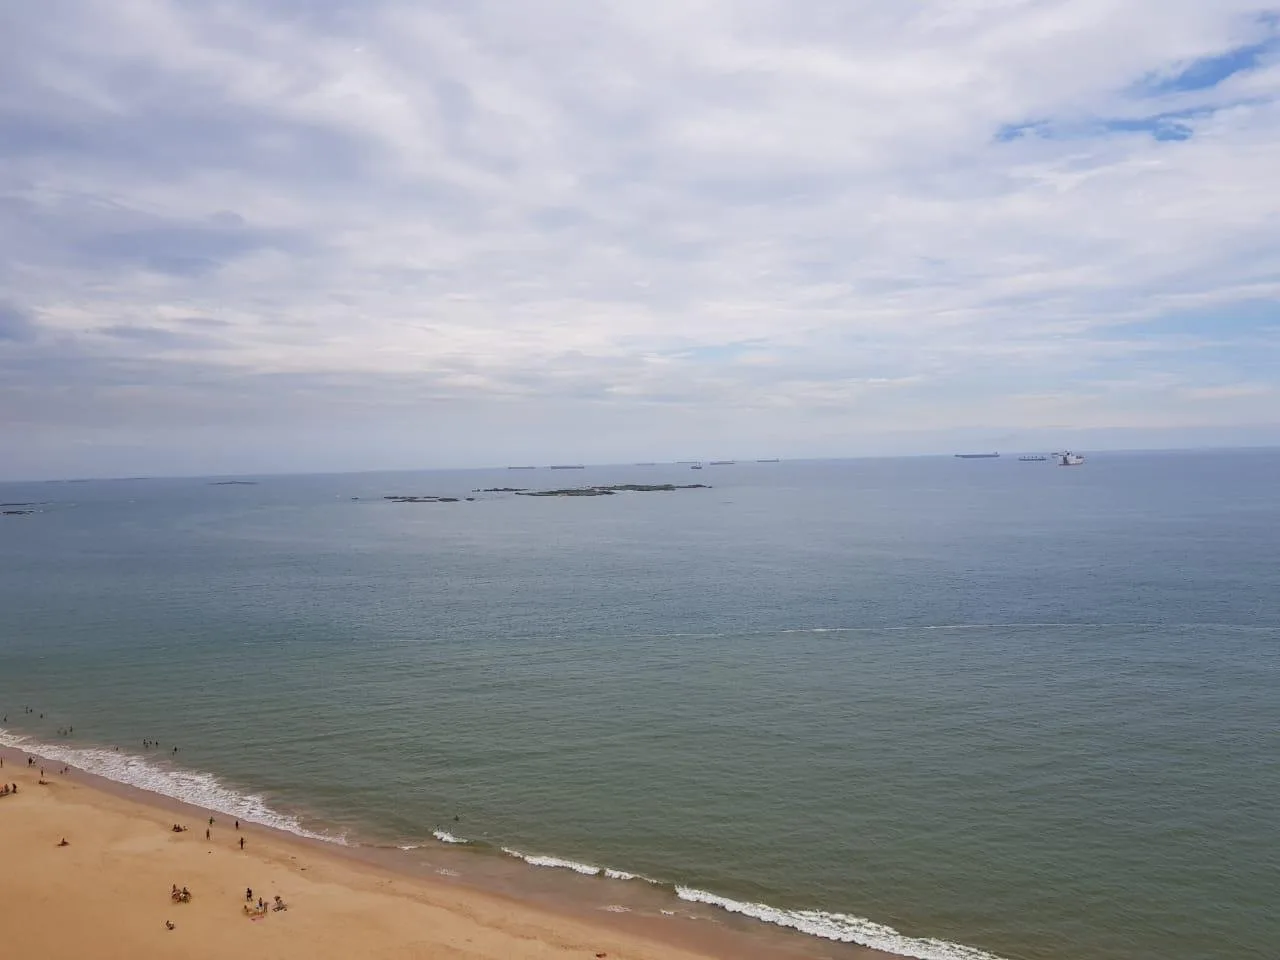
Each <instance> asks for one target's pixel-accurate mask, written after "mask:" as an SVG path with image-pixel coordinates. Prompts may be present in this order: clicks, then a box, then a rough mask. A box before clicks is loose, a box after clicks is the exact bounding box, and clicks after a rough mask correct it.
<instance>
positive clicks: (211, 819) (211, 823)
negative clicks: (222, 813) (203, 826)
mask: <svg viewBox="0 0 1280 960" xmlns="http://www.w3.org/2000/svg"><path fill="white" fill-rule="evenodd" d="M209 826H211V827H212V826H213V817H210V818H209Z"/></svg>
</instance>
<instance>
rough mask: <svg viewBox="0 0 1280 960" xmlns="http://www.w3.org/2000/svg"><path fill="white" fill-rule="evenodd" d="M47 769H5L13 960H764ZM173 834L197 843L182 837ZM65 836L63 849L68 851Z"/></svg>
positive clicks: (8, 950)
mask: <svg viewBox="0 0 1280 960" xmlns="http://www.w3.org/2000/svg"><path fill="white" fill-rule="evenodd" d="M47 769H48V770H49V773H48V776H47V778H46V780H47V783H46V785H41V784H40V783H39V782H38V780H39V771H38V769H36V768H30V769H29V768H27V767H26V765H25V763H24V762H22V761H20V760H16V758H15V755H14V753H13V752H8V753H7V756H6V762H5V764H4V767H3V769H0V781H3V782H5V783H14V782H16V783H17V784H18V787H19V790H18V793H17V794H16V795H10V796H4V797H0V917H3V922H2V923H0V956H4V957H10V956H12V957H41V958H54V960H59V958H72V957H74V958H77V960H79V958H102V960H109V958H121V960H124V958H128V960H149V958H153V957H166V958H172V957H183V958H187V957H190V958H204V957H207V958H210V960H213V958H217V960H224V958H227V957H264V958H265V957H270V958H280V960H290V958H294V957H297V958H304V957H305V958H307V960H326V958H334V960H355V958H362V957H386V958H393V957H394V958H422V957H431V958H440V960H447V958H464V957H465V958H474V960H490V958H492V960H498V958H503V960H506V958H517V957H518V958H526V957H527V958H545V960H560V958H570V957H572V958H575V960H585V958H595V957H605V956H607V957H608V958H609V960H657V958H666V960H709V958H711V957H713V956H714V957H721V958H722V957H725V956H734V955H747V954H755V953H756V951H755V950H749V951H742V950H731V951H729V952H726V951H724V950H721V949H716V950H714V951H712V952H704V951H703V950H702V948H701V947H696V948H686V947H682V946H676V945H673V944H672V943H670V942H666V940H665V939H657V938H649V937H647V936H645V935H644V934H643V933H642V932H637V931H635V930H630V929H625V928H624V927H625V925H622V924H614V923H611V922H609V921H608V920H607V919H602V920H601V921H600V922H599V923H594V922H591V921H589V920H584V919H581V918H576V917H574V916H571V915H560V914H557V913H555V912H552V911H549V910H545V909H541V908H540V907H536V906H533V905H530V904H526V903H521V902H519V901H516V900H512V899H508V898H505V897H503V896H501V895H499V894H491V893H487V892H484V891H476V890H473V889H468V888H462V887H458V886H455V885H450V884H446V883H435V882H432V881H430V880H427V879H421V878H417V877H413V876H408V875H401V874H397V873H394V872H391V871H388V870H383V869H380V868H379V867H378V866H377V865H374V864H367V863H364V862H361V861H359V860H355V859H352V858H350V857H347V856H343V855H341V854H340V853H339V852H337V851H334V852H329V851H327V850H325V849H323V848H322V846H321V845H319V844H312V843H307V842H305V841H296V840H294V839H292V838H290V837H289V836H288V835H287V834H278V833H275V832H274V831H267V830H262V829H253V828H250V827H248V826H247V825H246V827H245V829H244V830H242V831H240V832H237V831H236V830H235V829H234V828H233V824H232V822H231V820H230V819H229V818H226V817H224V816H221V815H217V822H216V823H215V825H214V826H213V828H212V838H211V839H210V840H206V839H205V828H206V827H207V826H208V822H207V819H206V820H200V819H196V818H197V817H199V816H200V814H199V813H194V814H193V813H192V812H191V810H190V809H189V808H188V809H187V810H186V811H184V812H181V813H175V812H174V810H173V809H168V808H166V807H163V806H159V805H152V804H148V803H141V802H138V801H137V800H134V799H130V798H128V797H124V796H120V795H117V794H116V793H115V792H113V791H109V790H103V789H99V788H98V787H97V786H95V785H93V784H92V783H90V782H88V781H87V780H86V779H85V778H84V777H83V776H80V775H77V774H75V773H73V774H71V775H69V776H62V775H60V774H55V773H54V772H53V769H52V765H48V766H47ZM175 820H179V821H180V822H183V823H185V824H186V825H187V826H188V827H189V829H188V831H187V832H185V833H174V832H173V831H172V829H171V828H172V825H173V823H174V821H175ZM241 836H243V837H244V838H245V840H246V847H245V849H244V850H243V851H242V850H241V849H240V847H239V839H240V837H241ZM63 837H65V838H66V839H67V841H68V844H69V845H68V846H66V847H60V846H58V842H59V840H61V839H62V838H63ZM174 884H176V885H177V886H179V887H184V886H185V887H187V888H188V889H190V891H191V893H192V900H191V902H190V903H181V904H175V903H173V902H172V900H171V899H170V890H171V887H172V886H173V885H174ZM246 887H252V888H253V895H254V899H255V901H256V899H257V898H258V897H262V898H263V899H264V900H266V901H267V902H268V903H270V902H271V901H272V899H273V898H274V897H275V896H276V895H279V896H281V897H282V898H283V899H284V900H285V901H286V902H287V903H288V904H289V909H288V910H287V911H285V912H268V913H267V914H266V916H264V917H261V918H259V919H256V920H254V919H250V918H249V917H247V916H246V915H245V913H244V905H245V888H246ZM166 921H171V922H172V923H173V924H174V929H173V930H169V929H168V928H166V926H165V922H166ZM804 939H806V940H807V939H808V938H804ZM739 946H741V944H739ZM766 952H767V953H769V954H772V955H775V956H776V955H777V954H776V953H774V952H773V951H771V950H769V951H766ZM787 952H788V953H789V952H790V951H787ZM805 952H806V953H808V951H807V950H806V951H805ZM860 953H861V952H860ZM868 953H869V952H868Z"/></svg>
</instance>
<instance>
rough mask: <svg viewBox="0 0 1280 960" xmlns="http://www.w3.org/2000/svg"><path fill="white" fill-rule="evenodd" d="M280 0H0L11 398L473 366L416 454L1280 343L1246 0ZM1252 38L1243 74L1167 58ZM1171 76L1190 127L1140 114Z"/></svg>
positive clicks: (946, 422)
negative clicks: (1201, 79)
mask: <svg viewBox="0 0 1280 960" xmlns="http://www.w3.org/2000/svg"><path fill="white" fill-rule="evenodd" d="M300 9H301V8H294V7H292V6H291V5H284V4H274V3H266V4H251V3H247V2H244V3H229V4H219V5H195V6H193V5H189V4H179V3H176V2H172V0H122V2H118V3H113V4H109V5H105V4H94V3H89V2H87V0H85V2H74V0H62V2H59V3H56V4H54V5H53V6H52V7H51V8H50V10H47V11H46V10H43V9H42V10H40V11H36V10H34V9H33V10H31V11H27V12H23V13H21V14H19V17H18V21H17V30H16V32H13V33H12V36H14V37H16V39H17V41H18V42H17V43H16V44H13V47H14V55H13V56H12V57H9V58H7V60H6V65H5V66H3V67H0V134H3V135H4V137H5V140H6V142H9V143H12V144H14V145H15V147H16V149H14V150H12V151H10V152H9V154H8V155H7V156H6V157H5V158H4V159H0V263H3V266H0V285H2V286H3V288H4V291H5V295H6V297H7V298H8V299H9V300H12V301H13V302H14V303H15V304H17V305H18V306H19V307H21V308H22V309H23V310H24V311H25V313H26V314H27V315H30V316H32V317H34V318H36V321H37V323H38V326H39V329H40V330H41V331H42V332H41V334H40V335H39V336H38V337H35V338H34V339H33V338H27V340H26V341H24V342H22V343H18V342H17V341H0V371H5V370H7V371H10V372H11V373H12V374H13V375H12V376H11V377H9V378H8V379H9V383H8V385H7V386H8V392H7V393H6V392H5V391H6V384H5V383H3V382H0V400H3V402H4V407H3V408H2V409H0V431H3V430H4V429H5V427H4V423H5V422H6V421H7V422H9V423H10V424H11V428H10V429H11V430H14V431H16V430H18V429H21V430H23V431H29V430H30V429H32V425H33V424H38V425H39V427H40V429H42V430H53V431H59V432H61V433H62V434H65V435H67V436H72V435H78V434H76V431H77V430H78V429H80V428H78V427H77V426H76V424H77V423H81V422H83V421H84V413H85V411H86V410H90V409H92V410H94V411H96V412H101V411H103V410H112V411H114V419H115V421H116V422H118V423H119V424H120V426H119V427H118V429H119V430H121V431H128V430H130V429H133V428H135V427H136V428H137V429H139V430H146V429H151V427H153V426H155V424H156V423H157V422H159V421H164V422H168V420H170V419H177V418H183V417H185V418H187V419H188V420H192V421H193V422H194V421H197V420H198V421H199V422H200V423H202V424H206V425H208V424H214V425H216V424H219V423H223V424H229V423H232V422H237V418H238V417H239V416H240V413H239V412H238V410H239V408H238V407H237V404H238V403H240V402H241V401H239V400H237V399H236V398H237V397H242V398H243V403H244V404H247V405H248V406H253V405H254V404H257V405H258V406H260V407H261V406H264V405H265V406H270V407H272V408H273V409H275V410H276V411H278V412H279V415H280V416H282V417H286V415H287V417H286V418H292V419H291V420H290V422H293V423H296V424H305V425H306V426H307V428H308V429H311V428H315V429H323V424H324V423H325V422H326V418H333V417H335V416H337V417H341V418H353V417H360V416H367V417H373V418H378V417H382V418H386V419H388V421H390V420H394V419H396V418H399V417H401V416H403V414H404V411H405V410H409V409H415V408H416V409H420V410H427V409H433V407H432V405H433V404H440V403H449V404H453V403H458V402H463V401H465V402H466V403H469V404H471V405H472V406H473V407H474V409H475V410H476V411H479V410H480V409H481V408H483V409H484V410H485V411H486V412H485V413H483V415H482V414H481V413H479V412H476V413H474V416H475V417H476V418H482V419H483V422H484V429H485V430H489V431H490V432H491V439H492V443H491V448H490V449H489V452H488V453H486V452H485V450H486V448H485V447H484V445H483V444H482V443H477V442H475V438H474V434H475V432H476V430H477V429H479V424H480V422H481V420H480V419H477V420H476V421H475V422H474V423H472V424H471V426H470V427H467V426H465V424H467V423H469V421H468V420H467V418H468V416H471V414H468V413H467V411H466V410H465V409H464V410H461V411H459V410H457V409H455V408H451V412H450V416H451V417H452V418H454V420H453V421H451V422H453V423H455V424H456V426H455V427H453V428H447V429H446V428H441V429H440V431H439V440H440V443H439V444H438V446H437V449H438V450H440V451H442V453H441V459H443V460H449V459H453V460H457V459H458V458H459V457H463V456H472V455H479V456H485V457H487V458H489V459H503V458H504V457H503V452H504V450H505V449H507V448H508V447H509V446H510V444H511V443H512V442H513V440H512V439H511V437H510V436H508V435H505V434H503V433H502V431H501V430H496V431H495V430H494V428H493V418H494V417H496V418H497V419H498V420H499V421H500V420H501V418H502V416H503V413H502V411H506V413H507V414H510V413H511V411H512V410H513V409H514V407H515V406H517V405H518V406H519V407H520V409H521V410H522V411H523V413H522V416H534V417H535V418H540V421H541V422H542V423H543V424H544V425H545V426H544V428H543V438H544V440H545V441H546V443H547V445H548V447H549V448H554V449H559V450H565V451H566V452H569V451H573V450H576V451H577V452H578V454H579V456H581V457H582V458H591V457H593V456H595V455H596V454H598V455H599V456H602V457H603V456H608V455H609V454H610V452H611V451H613V450H614V449H615V440H616V438H614V437H612V435H610V436H609V437H607V438H606V437H601V436H599V435H597V434H593V433H590V432H587V433H584V432H583V431H582V430H581V429H580V428H579V425H578V423H577V422H576V419H575V418H574V417H572V416H571V415H568V414H566V413H565V411H566V410H573V409H576V408H578V407H580V405H581V404H583V403H592V404H596V405H601V406H603V407H605V408H607V410H606V414H607V415H612V416H615V417H616V418H618V420H619V422H622V421H626V422H628V423H631V424H641V425H643V424H648V425H650V426H651V427H652V431H651V432H652V433H653V435H654V437H655V439H654V441H653V442H654V443H658V442H660V441H661V442H666V441H668V440H674V441H678V442H680V443H682V444H686V445H687V447H694V446H696V445H697V443H698V442H699V439H700V433H699V431H708V430H714V431H716V432H719V433H721V434H723V432H724V431H725V430H726V429H729V431H730V432H731V433H733V434H734V435H735V436H736V437H737V442H740V443H743V444H752V443H756V442H759V443H762V444H763V443H766V442H774V439H773V436H772V435H770V436H766V435H765V434H763V433H760V434H757V433H753V428H755V427H759V429H760V430H765V427H763V426H761V424H762V421H761V419H760V414H759V411H762V410H763V411H772V413H771V414H770V415H771V416H772V415H774V414H776V415H777V416H778V417H780V418H781V419H779V420H777V421H776V422H775V423H773V426H771V427H769V428H768V429H771V430H773V431H774V434H775V435H776V434H779V433H783V432H785V431H788V430H789V431H791V434H790V435H793V436H794V437H796V438H798V440H797V442H798V443H799V444H800V446H801V447H803V448H804V450H805V452H810V453H831V454H840V453H849V452H859V451H860V450H861V449H864V448H867V449H869V448H868V447H867V446H866V444H863V445H862V446H860V445H859V444H860V441H859V440H858V437H860V436H865V437H872V436H875V437H880V438H883V435H884V434H886V433H892V432H894V431H900V432H907V431H933V432H934V434H937V435H942V434H945V431H947V430H962V429H964V428H966V427H968V426H973V425H977V424H989V425H992V426H993V427H998V426H999V425H1000V424H1005V425H1010V426H1013V425H1016V426H1018V428H1019V429H1026V430H1034V429H1037V425H1039V426H1040V427H1044V428H1046V429H1047V428H1050V427H1053V426H1056V425H1061V424H1066V423H1074V424H1076V425H1078V426H1081V427H1099V428H1101V427H1109V426H1128V425H1143V424H1152V423H1159V424H1161V425H1162V426H1169V427H1176V426H1177V425H1178V423H1182V422H1185V423H1187V424H1193V423H1194V424H1200V425H1202V424H1204V422H1205V418H1206V417H1208V418H1209V419H1210V420H1212V419H1213V418H1214V417H1228V418H1230V417H1238V416H1240V415H1241V413H1240V410H1239V409H1238V408H1235V407H1231V406H1230V405H1226V404H1222V403H1212V404H1211V406H1206V404H1210V402H1211V401H1214V400H1215V399H1218V397H1217V395H1216V394H1214V393H1213V391H1215V390H1220V389H1222V388H1221V384H1222V383H1224V382H1226V383H1237V382H1248V383H1258V384H1262V385H1263V386H1267V385H1270V384H1274V377H1275V374H1274V373H1273V372H1266V369H1267V364H1268V362H1270V364H1271V365H1270V370H1271V371H1274V370H1275V369H1280V366H1277V365H1276V364H1275V361H1276V360H1277V359H1280V358H1277V356H1276V353H1277V350H1276V340H1275V337H1274V336H1273V335H1272V334H1271V333H1269V332H1268V331H1274V329H1275V327H1276V323H1277V317H1280V312H1272V313H1267V312H1266V311H1265V310H1263V311H1261V312H1259V310H1258V309H1257V305H1258V304H1259V303H1263V302H1265V301H1268V300H1274V299H1275V298H1276V295H1277V293H1280V235H1277V234H1276V232H1275V229H1274V225H1275V223H1276V222H1277V215H1278V214H1280V182H1277V181H1276V179H1275V177H1274V174H1273V171H1274V170H1276V169H1280V136H1278V135H1280V66H1278V63H1280V58H1278V57H1277V52H1280V49H1278V48H1277V47H1275V46H1274V44H1275V40H1276V37H1277V33H1276V28H1275V20H1274V18H1272V19H1270V20H1268V19H1266V18H1265V17H1263V16H1262V14H1265V13H1267V6H1266V5H1265V4H1259V3H1249V2H1242V0H1222V2H1218V3H1214V4H1206V3H1203V2H1200V0H1132V2H1129V3H1117V2H1104V0H1004V2H1000V3H992V2H976V0H972V2H957V0H949V2H943V0H937V2H931V3H921V4H915V5H910V6H908V5H904V4H900V3H896V2H890V0H880V2H873V3H866V4H859V5H856V6H852V5H849V4H846V3H839V2H834V0H832V2H814V3H808V4H804V5H801V6H796V5H794V4H786V3H784V2H780V0H779V2H765V0H754V2H741V0H737V2H729V0H724V2H711V0H702V2H696V3H687V2H686V3H675V2H670V3H667V2H663V3H651V4H644V5H638V4H634V3H630V2H625V3H624V2H621V0H617V2H613V3H585V2H568V0H563V2H561V0H542V2H536V3H528V4H522V5H512V4H505V3H504V4H497V3H491V2H489V3H486V2H477V3H472V4H465V5H459V4H452V3H444V2H440V3H431V4H421V3H411V2H409V0H381V2H375V3H361V4H356V3H329V4H315V5H310V6H308V7H307V8H305V12H304V13H300V12H299V10H300ZM287 11H291V12H287ZM1251 43H1271V44H1272V46H1271V47H1270V49H1269V50H1268V51H1266V52H1264V54H1263V55H1262V56H1261V58H1260V59H1259V61H1258V62H1257V63H1255V64H1254V65H1253V67H1252V69H1248V70H1242V71H1240V72H1237V73H1236V74H1235V75H1234V76H1231V77H1228V78H1227V79H1225V80H1224V81H1223V82H1221V83H1217V84H1211V85H1205V86H1203V87H1202V88H1201V89H1194V90H1193V89H1176V87H1177V85H1176V84H1170V81H1171V80H1173V79H1176V78H1177V77H1178V76H1179V75H1180V73H1181V71H1183V70H1185V69H1186V68H1187V67H1188V65H1190V64H1194V63H1195V62H1197V61H1199V60H1201V59H1203V58H1206V57H1213V56H1218V55H1221V54H1224V53H1227V52H1229V51H1231V50H1232V49H1236V48H1240V47H1243V46H1246V45H1248V44H1251ZM1161 114H1165V115H1170V116H1174V115H1176V118H1175V119H1174V120H1170V121H1168V122H1169V123H1177V124H1179V125H1180V127H1179V130H1181V131H1183V133H1184V134H1185V136H1186V137H1187V138H1186V139H1181V140H1160V139H1157V138H1156V137H1154V136H1153V129H1154V127H1153V128H1150V129H1148V128H1145V127H1144V124H1145V123H1146V118H1150V117H1155V116H1157V115H1161ZM1028 124H1031V125H1036V124H1038V125H1039V126H1038V127H1037V126H1031V127H1026V133H1025V134H1023V135H1021V136H1016V135H1013V134H1011V133H1010V134H1009V135H1008V136H1006V137H1004V138H1002V136H1001V134H1002V132H1008V131H1015V130H1018V129H1020V128H1023V127H1024V126H1025V125H1028ZM1180 135H1182V134H1180ZM191 317H204V318H213V319H214V320H216V321H219V325H218V327H217V329H212V330H205V331H203V332H202V335H201V336H192V335H191V332H192V331H191V329H190V327H189V325H188V324H187V321H188V319H189V318H191ZM135 328H149V329H153V330H155V331H160V332H159V333H157V334H155V335H154V336H151V337H144V336H142V335H139V334H137V333H136V332H135V333H128V334H122V330H134V329H135ZM113 331H114V332H113ZM743 344H749V347H743V346H742V345H743ZM1153 371H1155V372H1158V373H1159V374H1160V375H1161V376H1162V377H1164V378H1166V379H1167V381H1168V382H1167V383H1164V382H1162V384H1161V385H1159V386H1156V385H1153V383H1152V382H1151V381H1150V380H1148V379H1144V377H1146V376H1147V374H1149V373H1151V372H1153ZM1117 380H1125V381H1127V382H1131V383H1138V384H1142V385H1143V386H1142V387H1141V388H1140V389H1137V390H1124V391H1117V390H1115V389H1111V388H1107V387H1105V384H1106V383H1107V382H1114V381H1117ZM121 381H125V382H126V383H127V386H126V385H122V383H121ZM1029 396H1034V397H1035V398H1036V399H1035V401H1034V402H1033V403H1032V402H1028V401H1027V400H1026V398H1027V397H1029ZM1252 399H1253V401H1254V405H1255V406H1254V409H1253V410H1252V411H1251V412H1250V413H1249V417H1250V419H1249V421H1248V422H1250V423H1263V422H1270V423H1273V424H1280V405H1278V404H1277V397H1276V394H1275V392H1274V391H1271V392H1267V391H1263V392H1260V393H1258V394H1256V395H1253V396H1252ZM575 405H576V406H575ZM1259 408H1260V409H1259ZM158 411H163V415H161V413H160V412H158ZM495 411H496V412H495ZM752 411H755V413H753V412H752ZM166 418H168V419H166ZM515 419H516V418H515V417H514V416H512V420H513V422H514V420H515ZM1220 422H1222V423H1224V424H1226V423H1231V422H1239V421H1237V420H1230V419H1223V420H1221V421H1220ZM710 424H714V426H709V425H710ZM725 424H730V425H731V426H730V427H728V428H726V426H725ZM468 432H469V433H470V434H471V435H472V436H470V437H469V438H468V441H467V443H465V444H464V443H462V442H461V441H460V440H459V439H458V438H459V437H460V436H461V435H462V434H464V433H468ZM25 435H27V434H25V433H24V436H25ZM931 435H932V434H931ZM832 437H841V438H845V440H843V441H842V442H844V443H846V445H844V446H831V443H832V440H831V438H832ZM17 439H21V438H15V441H14V442H17ZM166 442H169V441H166ZM282 442H283V443H284V444H285V447H286V448H287V438H285V439H283V440H282ZM881 442H882V441H881V440H877V441H876V443H881ZM930 442H936V441H930ZM868 443H870V441H868ZM805 444H807V446H804V445H805ZM575 445H576V446H575ZM873 446H874V444H873ZM877 449H878V448H877ZM650 452H651V453H653V454H655V455H662V454H663V453H665V452H666V451H664V450H652V451H650ZM747 452H750V451H747ZM764 452H768V451H764ZM227 455H228V456H230V457H234V455H235V451H234V450H228V452H227ZM622 455H623V456H626V454H625V452H624V453H623V454H622ZM33 462H34V461H33Z"/></svg>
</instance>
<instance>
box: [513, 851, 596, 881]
mask: <svg viewBox="0 0 1280 960" xmlns="http://www.w3.org/2000/svg"><path fill="white" fill-rule="evenodd" d="M502 852H503V853H505V854H506V855H507V856H509V857H516V858H517V859H520V860H523V861H524V862H525V863H527V864H530V865H531V866H534V867H559V868H560V869H562V870H572V871H573V872H574V873H581V874H585V875H586V876H588V877H595V876H599V875H600V868H599V867H593V866H591V864H589V863H578V861H576V860H565V859H563V858H561V857H542V856H538V855H536V854H530V853H521V852H520V851H519V850H512V849H511V848H510V847H503V848H502Z"/></svg>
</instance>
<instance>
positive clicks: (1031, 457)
mask: <svg viewBox="0 0 1280 960" xmlns="http://www.w3.org/2000/svg"><path fill="white" fill-rule="evenodd" d="M1048 459H1049V458H1048V457H1046V456H1045V455H1044V454H1042V453H1036V454H1028V455H1027V456H1025V457H1019V458H1018V460H1019V461H1021V462H1022V463H1044V462H1045V461H1046V460H1048Z"/></svg>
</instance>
